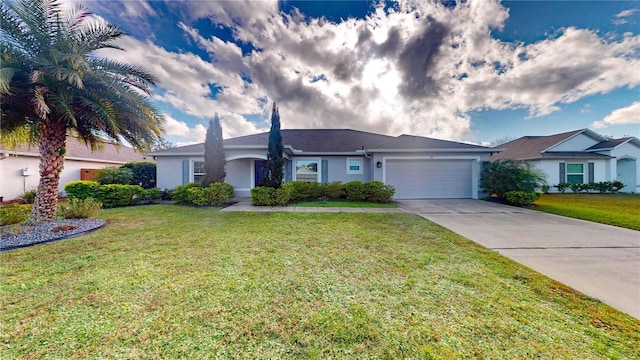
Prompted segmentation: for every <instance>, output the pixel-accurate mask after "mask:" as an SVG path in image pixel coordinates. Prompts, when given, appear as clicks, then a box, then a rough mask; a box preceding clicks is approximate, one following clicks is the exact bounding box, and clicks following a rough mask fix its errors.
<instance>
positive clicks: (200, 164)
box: [193, 161, 204, 182]
mask: <svg viewBox="0 0 640 360" xmlns="http://www.w3.org/2000/svg"><path fill="white" fill-rule="evenodd" d="M203 177H204V161H194V162H193V181H194V182H200V181H201V180H202V178H203Z"/></svg>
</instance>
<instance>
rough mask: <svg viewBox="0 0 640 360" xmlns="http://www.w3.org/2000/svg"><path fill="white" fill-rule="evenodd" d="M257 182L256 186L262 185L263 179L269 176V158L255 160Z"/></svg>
mask: <svg viewBox="0 0 640 360" xmlns="http://www.w3.org/2000/svg"><path fill="white" fill-rule="evenodd" d="M254 166H255V174H256V175H255V183H254V186H260V183H261V182H262V179H264V177H265V176H267V160H256V161H255V165H254Z"/></svg>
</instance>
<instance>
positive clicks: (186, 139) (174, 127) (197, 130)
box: [165, 114, 207, 146]
mask: <svg viewBox="0 0 640 360" xmlns="http://www.w3.org/2000/svg"><path fill="white" fill-rule="evenodd" d="M165 119H166V121H167V123H166V126H165V135H169V136H175V137H178V138H180V139H181V141H179V142H177V143H176V145H177V146H183V145H189V144H196V143H201V142H204V138H205V137H206V135H207V128H206V127H204V126H203V125H202V124H196V125H195V126H194V127H192V128H191V127H189V125H187V123H185V122H183V121H179V120H176V119H174V118H172V117H171V116H169V115H166V114H165Z"/></svg>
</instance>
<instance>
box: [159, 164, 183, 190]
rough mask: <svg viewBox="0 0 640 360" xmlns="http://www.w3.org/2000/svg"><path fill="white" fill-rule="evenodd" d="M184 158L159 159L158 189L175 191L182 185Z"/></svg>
mask: <svg viewBox="0 0 640 360" xmlns="http://www.w3.org/2000/svg"><path fill="white" fill-rule="evenodd" d="M184 159H186V158H182V157H173V156H167V157H158V158H157V159H156V176H157V184H158V185H157V187H158V188H159V189H173V188H175V187H176V186H178V185H182V160H184Z"/></svg>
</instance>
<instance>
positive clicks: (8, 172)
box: [0, 155, 122, 201]
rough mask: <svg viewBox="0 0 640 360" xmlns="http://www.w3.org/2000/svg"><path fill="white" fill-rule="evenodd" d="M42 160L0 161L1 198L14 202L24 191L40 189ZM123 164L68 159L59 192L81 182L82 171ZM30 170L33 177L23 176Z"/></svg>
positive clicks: (26, 157)
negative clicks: (26, 169)
mask: <svg viewBox="0 0 640 360" xmlns="http://www.w3.org/2000/svg"><path fill="white" fill-rule="evenodd" d="M39 164H40V158H39V157H36V156H15V155H10V156H9V157H7V158H5V159H3V160H0V196H2V197H3V198H4V200H5V201H6V200H13V199H15V198H17V197H18V196H20V195H22V194H23V193H24V191H25V190H26V191H28V190H33V189H37V188H38V182H39V181H40V175H39V172H38V169H39ZM120 165H122V163H104V162H90V161H77V160H69V159H67V160H66V161H65V162H64V168H63V169H62V172H61V173H60V184H59V186H58V191H59V192H64V186H65V185H66V184H67V183H68V182H70V181H75V180H80V169H103V168H105V167H109V166H120ZM24 168H29V169H30V170H31V175H30V176H27V177H24V176H22V170H23V169H24Z"/></svg>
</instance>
